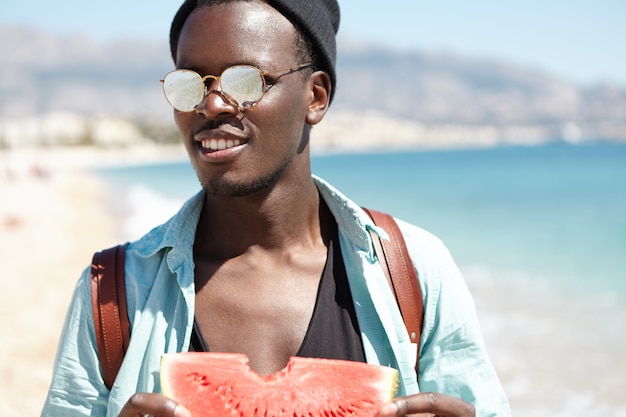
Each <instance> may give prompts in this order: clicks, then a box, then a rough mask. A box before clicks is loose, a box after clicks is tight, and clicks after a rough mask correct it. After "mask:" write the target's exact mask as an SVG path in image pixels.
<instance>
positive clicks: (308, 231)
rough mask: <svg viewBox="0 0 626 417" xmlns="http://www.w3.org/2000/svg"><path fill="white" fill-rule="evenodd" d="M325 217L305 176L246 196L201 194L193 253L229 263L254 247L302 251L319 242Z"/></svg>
mask: <svg viewBox="0 0 626 417" xmlns="http://www.w3.org/2000/svg"><path fill="white" fill-rule="evenodd" d="M329 219H330V213H329V212H328V209H327V208H326V206H325V204H323V203H321V202H320V196H319V193H318V191H317V188H316V186H315V184H314V183H313V180H312V179H311V177H310V176H308V177H306V178H303V179H302V180H300V181H299V182H297V183H293V182H292V183H291V184H289V185H285V184H284V183H281V182H280V181H279V183H277V184H275V185H274V186H272V187H270V188H269V189H267V190H264V191H262V192H258V193H256V194H254V195H249V196H245V197H215V196H210V195H208V194H207V195H206V197H205V202H204V207H203V210H202V214H201V217H200V221H199V223H198V228H197V231H196V242H195V251H196V253H199V254H204V255H206V256H210V257H212V258H216V259H229V258H232V257H235V256H238V255H241V254H243V253H245V252H248V251H250V250H253V249H261V250H267V251H278V252H284V251H292V250H303V249H304V250H306V249H307V248H311V249H312V248H314V247H319V245H320V244H324V241H325V240H326V239H325V236H326V230H327V224H328V221H329Z"/></svg>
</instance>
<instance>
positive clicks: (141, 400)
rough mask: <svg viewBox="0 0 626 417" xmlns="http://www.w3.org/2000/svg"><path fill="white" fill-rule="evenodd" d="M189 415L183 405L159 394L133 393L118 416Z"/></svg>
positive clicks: (162, 416)
mask: <svg viewBox="0 0 626 417" xmlns="http://www.w3.org/2000/svg"><path fill="white" fill-rule="evenodd" d="M144 416H154V417H191V414H190V413H189V411H187V409H186V408H185V407H183V406H182V405H180V404H178V403H177V402H176V401H174V400H172V399H170V398H167V397H165V396H163V395H161V394H152V393H137V394H134V395H133V396H132V397H130V399H129V400H128V402H127V403H126V404H125V405H124V408H122V411H121V412H120V414H119V417H144Z"/></svg>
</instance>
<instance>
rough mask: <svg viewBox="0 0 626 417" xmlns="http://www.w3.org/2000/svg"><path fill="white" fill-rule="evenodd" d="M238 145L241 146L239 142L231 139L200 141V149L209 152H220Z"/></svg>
mask: <svg viewBox="0 0 626 417" xmlns="http://www.w3.org/2000/svg"><path fill="white" fill-rule="evenodd" d="M239 145H241V141H240V140H233V139H228V140H225V139H204V140H203V141H202V147H203V148H204V149H209V150H211V151H221V150H224V149H228V148H232V147H233V146H239Z"/></svg>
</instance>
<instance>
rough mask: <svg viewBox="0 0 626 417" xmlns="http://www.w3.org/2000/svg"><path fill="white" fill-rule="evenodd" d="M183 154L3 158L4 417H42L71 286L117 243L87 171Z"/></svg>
mask: <svg viewBox="0 0 626 417" xmlns="http://www.w3.org/2000/svg"><path fill="white" fill-rule="evenodd" d="M179 155H182V152H181V150H180V149H173V150H170V149H160V150H158V151H151V150H150V149H148V150H146V149H143V150H124V151H116V150H112V151H100V152H95V151H93V150H89V149H69V150H44V149H38V150H34V151H28V150H24V151H12V152H11V153H7V152H6V151H5V152H4V153H1V154H0V195H1V196H2V197H1V199H2V201H1V203H0V294H2V303H0V315H1V316H2V321H0V335H2V341H3V342H2V343H1V344H0V358H1V359H0V378H1V379H2V381H4V383H3V384H2V386H3V389H2V390H0V415H2V416H6V417H13V416H16V417H17V416H20V417H27V416H38V415H39V413H40V412H41V406H42V404H43V401H44V398H45V395H46V392H47V389H48V385H49V384H50V377H51V373H52V364H53V361H54V355H55V353H56V347H57V343H58V339H59V336H60V332H61V328H62V325H63V320H64V318H65V313H66V309H67V306H68V303H69V300H70V297H71V295H72V291H73V287H74V285H75V283H76V281H77V279H78V277H79V276H80V274H81V272H82V270H83V269H84V268H85V267H87V266H88V265H89V261H90V259H91V255H92V254H93V252H94V251H97V250H100V249H103V248H106V247H109V246H112V245H114V244H117V243H119V241H120V239H121V236H120V234H119V233H118V231H119V224H118V223H117V222H116V221H115V219H114V217H113V216H111V210H110V209H111V207H112V204H113V202H112V193H110V192H108V189H107V186H106V185H105V184H103V183H102V182H100V181H99V180H98V179H97V178H96V177H95V176H93V175H91V174H89V173H88V172H87V170H86V168H88V167H89V166H95V164H96V163H99V164H101V163H103V164H113V163H125V162H130V161H133V162H139V161H145V160H154V159H160V160H163V159H165V158H173V157H178V156H179Z"/></svg>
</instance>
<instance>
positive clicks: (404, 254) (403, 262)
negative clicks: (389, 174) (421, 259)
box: [364, 208, 424, 372]
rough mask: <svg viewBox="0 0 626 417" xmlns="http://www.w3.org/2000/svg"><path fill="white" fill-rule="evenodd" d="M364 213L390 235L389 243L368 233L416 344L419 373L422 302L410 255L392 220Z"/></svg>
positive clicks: (388, 216)
mask: <svg viewBox="0 0 626 417" xmlns="http://www.w3.org/2000/svg"><path fill="white" fill-rule="evenodd" d="M364 210H365V212H366V213H367V214H369V216H370V217H371V218H372V220H373V221H374V223H375V224H376V225H377V226H379V227H381V228H383V229H384V230H385V231H386V232H387V234H389V241H387V240H384V239H380V238H379V237H378V235H377V234H375V233H370V234H371V236H372V240H373V242H374V249H375V250H376V254H377V256H378V259H379V262H381V263H383V262H384V263H385V264H386V268H383V270H384V271H385V275H386V276H387V280H388V281H389V283H390V285H391V288H392V289H393V291H394V295H395V297H396V300H397V301H398V305H399V307H400V312H401V313H402V319H403V320H404V325H405V326H406V329H407V331H408V333H409V337H410V338H411V342H413V343H416V344H417V349H418V352H417V357H416V358H415V372H418V368H419V345H420V337H421V334H422V324H423V321H424V300H423V299H422V291H421V289H420V286H419V281H418V277H417V272H416V271H415V267H414V266H413V262H412V261H411V258H410V256H409V252H408V250H407V248H406V243H405V241H404V237H403V236H402V232H401V231H400V228H399V227H398V224H397V223H396V221H395V220H394V218H393V217H392V216H390V215H389V214H386V213H382V212H380V211H376V210H370V209H366V208H364ZM381 254H382V256H381Z"/></svg>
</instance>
